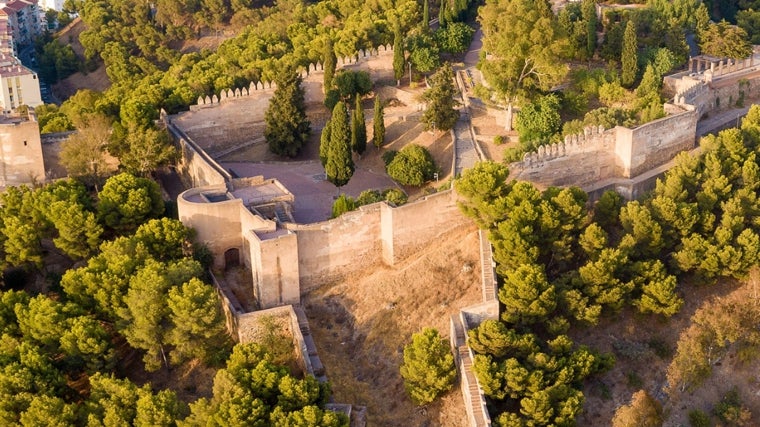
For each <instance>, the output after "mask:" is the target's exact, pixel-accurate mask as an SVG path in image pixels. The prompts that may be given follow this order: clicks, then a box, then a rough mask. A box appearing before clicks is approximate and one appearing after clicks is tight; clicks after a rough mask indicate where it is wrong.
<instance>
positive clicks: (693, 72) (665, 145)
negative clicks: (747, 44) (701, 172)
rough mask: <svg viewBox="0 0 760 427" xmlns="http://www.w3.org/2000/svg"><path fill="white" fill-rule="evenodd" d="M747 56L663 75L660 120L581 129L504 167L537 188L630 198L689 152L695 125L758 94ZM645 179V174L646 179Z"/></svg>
mask: <svg viewBox="0 0 760 427" xmlns="http://www.w3.org/2000/svg"><path fill="white" fill-rule="evenodd" d="M754 63H755V61H754V59H753V58H747V59H745V60H738V61H737V60H730V59H719V58H708V57H699V58H692V60H691V65H690V69H689V71H688V72H682V73H678V74H674V75H672V76H667V77H665V79H664V80H665V83H664V85H665V89H666V91H669V92H671V93H674V94H675V95H674V96H673V99H672V102H669V103H666V104H665V105H664V110H665V112H666V113H667V116H666V117H663V118H661V119H658V120H654V121H652V122H649V123H645V124H643V125H641V126H638V127H636V128H632V129H631V128H626V127H622V126H618V127H615V128H614V129H609V130H603V129H599V128H587V129H585V131H584V133H583V134H582V135H575V136H570V137H566V138H565V140H564V141H563V142H560V143H558V144H553V145H549V146H541V147H539V148H538V150H537V151H536V152H533V153H526V154H525V156H524V158H523V160H522V161H521V162H517V163H513V164H511V165H510V170H511V171H512V176H513V177H514V178H516V179H523V180H528V181H531V182H533V183H535V184H537V185H538V186H541V187H547V186H568V185H575V186H579V187H581V188H583V189H584V190H586V191H589V192H590V193H592V195H593V194H597V193H598V192H599V191H600V189H603V188H604V189H617V190H619V191H620V192H621V194H623V195H625V196H626V197H629V198H630V197H634V195H637V194H641V193H642V192H643V191H645V190H647V189H649V188H651V187H652V185H654V182H656V178H657V176H656V175H652V174H651V173H650V172H651V171H659V172H658V173H660V174H661V173H663V172H664V171H665V170H666V169H663V166H664V165H667V164H668V163H669V162H670V161H671V160H672V159H673V158H674V157H675V156H676V154H678V153H679V152H681V151H687V150H691V149H694V148H695V145H696V141H697V122H698V121H699V120H700V119H702V118H705V117H708V116H710V115H712V114H716V113H719V112H722V111H725V110H728V109H732V108H737V107H742V106H743V105H744V104H745V102H748V100H750V99H756V98H757V97H758V96H760V66H755V65H754ZM650 175H651V176H650Z"/></svg>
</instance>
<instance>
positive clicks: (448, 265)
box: [302, 228, 481, 426]
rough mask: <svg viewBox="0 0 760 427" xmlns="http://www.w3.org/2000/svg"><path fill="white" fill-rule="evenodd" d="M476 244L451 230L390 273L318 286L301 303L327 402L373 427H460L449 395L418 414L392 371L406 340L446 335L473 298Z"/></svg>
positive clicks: (470, 233) (470, 232)
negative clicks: (360, 413)
mask: <svg viewBox="0 0 760 427" xmlns="http://www.w3.org/2000/svg"><path fill="white" fill-rule="evenodd" d="M478 257H479V255H478V237H477V233H476V232H475V230H474V228H468V229H462V230H456V231H454V232H452V233H450V234H449V235H448V236H446V237H445V238H443V239H441V240H439V241H438V242H436V243H435V244H434V245H431V246H429V247H427V248H425V249H424V250H422V251H421V252H420V253H419V254H417V255H416V256H414V257H412V258H411V259H409V260H406V261H405V262H403V263H401V264H400V265H398V266H395V267H393V268H391V267H380V268H378V269H376V270H371V271H367V272H366V273H365V274H363V275H361V276H359V277H353V278H350V279H347V280H345V281H342V282H339V283H334V284H332V285H328V286H324V287H322V288H320V289H318V290H316V291H313V292H311V293H309V294H308V295H305V296H304V297H303V298H302V301H303V303H304V305H305V308H306V312H307V315H308V316H309V321H310V326H311V330H312V333H313V334H314V338H315V341H316V343H317V347H318V349H319V355H320V358H321V359H322V362H323V364H324V365H325V368H326V370H327V376H328V378H329V379H330V381H331V384H332V387H333V392H334V396H335V400H336V401H337V402H348V403H353V404H357V405H365V406H367V409H368V414H369V415H368V416H369V425H374V426H461V425H465V419H466V415H465V412H464V406H463V403H462V397H461V394H460V392H459V390H458V389H457V388H455V389H454V390H453V391H452V392H450V393H449V394H447V395H446V396H445V397H444V398H443V399H442V400H441V401H439V402H437V403H435V404H432V405H428V406H427V407H425V408H419V407H416V406H414V404H413V403H412V402H411V400H410V399H409V398H408V397H407V396H406V393H405V391H404V387H403V380H402V379H401V376H400V375H399V367H400V365H401V362H402V360H403V348H404V345H406V344H407V343H408V342H409V341H410V337H411V334H412V333H414V332H417V331H419V330H420V329H421V328H422V327H424V326H432V327H435V328H437V329H438V330H439V331H440V332H441V334H442V335H443V336H448V335H449V323H448V322H449V317H450V316H451V315H452V314H455V313H457V312H458V310H459V309H460V308H462V307H465V306H468V305H471V304H475V303H478V302H479V301H480V297H481V290H480V274H479V269H478V268H477V265H478Z"/></svg>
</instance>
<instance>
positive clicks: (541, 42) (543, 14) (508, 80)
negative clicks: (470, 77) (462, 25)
mask: <svg viewBox="0 0 760 427" xmlns="http://www.w3.org/2000/svg"><path fill="white" fill-rule="evenodd" d="M478 19H479V20H480V23H481V24H482V29H483V50H484V51H486V52H488V53H489V57H488V59H485V58H484V59H482V60H481V62H480V63H479V67H480V70H481V72H482V73H483V77H484V78H485V80H486V81H487V82H488V85H489V86H490V87H491V88H492V89H493V90H494V91H495V92H496V95H497V96H498V97H499V99H502V100H504V102H505V105H506V108H507V117H506V119H507V120H506V127H507V130H511V129H512V108H513V106H514V105H515V104H516V103H518V102H520V101H524V100H529V99H531V97H532V96H533V95H534V94H536V93H538V92H540V91H547V90H549V89H551V88H552V87H554V86H555V85H557V84H558V83H560V82H561V81H562V79H563V78H564V77H565V75H566V74H567V71H568V67H567V65H566V64H565V63H564V62H563V61H562V60H561V55H562V54H563V52H564V50H565V46H566V44H567V42H566V39H565V38H564V37H563V36H562V35H561V34H560V31H559V29H558V27H557V24H556V23H555V18H554V14H553V13H552V11H551V8H550V6H549V3H548V2H547V1H546V0H497V1H492V2H486V4H485V6H483V7H481V8H480V13H479V18H478Z"/></svg>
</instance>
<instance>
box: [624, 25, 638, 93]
mask: <svg viewBox="0 0 760 427" xmlns="http://www.w3.org/2000/svg"><path fill="white" fill-rule="evenodd" d="M638 61H639V41H638V38H637V37H636V24H635V23H634V22H633V20H628V23H626V24H625V32H624V33H623V48H622V52H621V53H620V63H621V67H622V71H621V73H620V82H621V83H622V84H623V86H625V87H631V86H633V83H634V82H635V81H636V74H637V73H638V71H639V65H638Z"/></svg>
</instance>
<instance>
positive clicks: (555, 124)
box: [516, 94, 562, 151]
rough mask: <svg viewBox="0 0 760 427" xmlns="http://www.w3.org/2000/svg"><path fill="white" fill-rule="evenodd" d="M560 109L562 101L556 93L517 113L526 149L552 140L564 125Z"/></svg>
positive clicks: (537, 100)
mask: <svg viewBox="0 0 760 427" xmlns="http://www.w3.org/2000/svg"><path fill="white" fill-rule="evenodd" d="M559 110H560V101H559V98H558V97H557V95H554V94H549V95H545V96H542V97H540V98H538V99H536V100H534V101H533V102H531V103H529V104H528V105H526V106H525V107H523V109H522V110H521V111H520V114H518V115H517V126H516V128H517V132H518V133H519V135H520V143H521V145H522V146H523V147H524V148H525V149H526V151H527V150H532V149H534V148H536V147H537V146H538V145H541V144H543V143H548V142H551V139H552V137H553V136H554V135H556V134H557V133H558V132H559V130H560V126H562V118H561V117H560V115H559Z"/></svg>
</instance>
